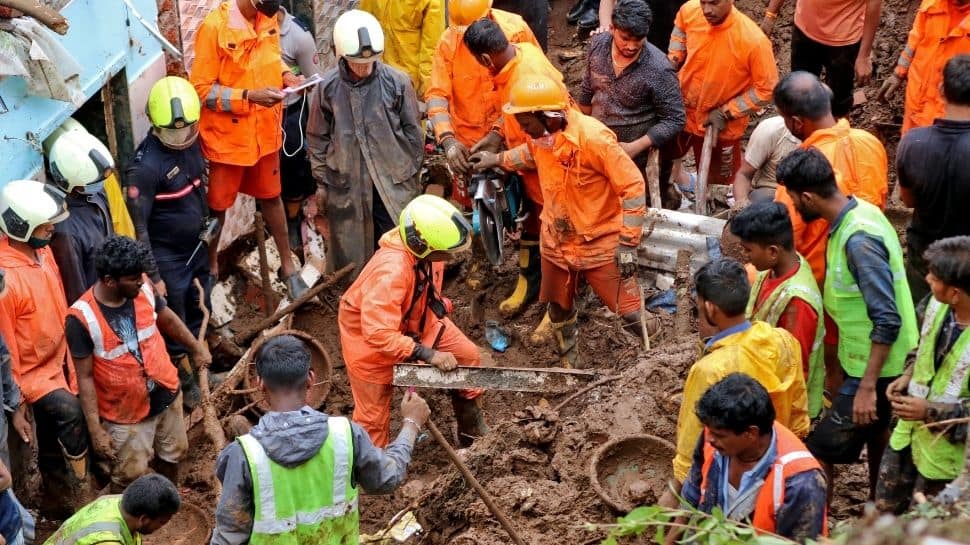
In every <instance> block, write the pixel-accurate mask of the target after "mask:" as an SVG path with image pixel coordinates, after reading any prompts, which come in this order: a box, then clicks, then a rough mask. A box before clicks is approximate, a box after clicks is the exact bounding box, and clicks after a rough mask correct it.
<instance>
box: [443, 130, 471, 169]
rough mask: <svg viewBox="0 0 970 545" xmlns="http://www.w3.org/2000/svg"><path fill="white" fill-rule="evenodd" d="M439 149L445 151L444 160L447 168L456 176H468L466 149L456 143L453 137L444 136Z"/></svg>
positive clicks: (456, 140) (459, 143)
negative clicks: (441, 148) (446, 162)
mask: <svg viewBox="0 0 970 545" xmlns="http://www.w3.org/2000/svg"><path fill="white" fill-rule="evenodd" d="M441 147H443V148H444V149H445V159H447V160H448V167H449V168H451V171H452V172H453V173H454V174H455V175H456V176H465V175H466V174H468V169H469V164H468V155H469V153H468V148H466V147H465V145H464V144H462V143H461V142H459V141H458V139H457V138H455V137H454V136H446V137H445V139H444V140H442V141H441Z"/></svg>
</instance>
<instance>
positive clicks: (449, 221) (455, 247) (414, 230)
mask: <svg viewBox="0 0 970 545" xmlns="http://www.w3.org/2000/svg"><path fill="white" fill-rule="evenodd" d="M398 224H399V225H398V228H399V229H400V232H401V240H403V241H404V244H405V246H407V248H408V250H410V251H411V253H412V254H414V255H415V256H417V257H418V259H424V258H425V257H427V256H428V254H430V253H431V252H435V251H449V252H455V251H459V250H464V249H465V248H467V247H468V246H469V245H470V244H471V240H472V237H471V232H472V226H471V225H469V223H468V220H466V219H465V217H464V216H462V215H461V212H459V211H458V209H457V208H455V207H454V206H452V205H451V203H449V202H448V201H446V200H444V199H442V198H441V197H435V196H434V195H419V196H417V197H415V198H414V200H412V201H411V202H409V203H408V204H407V206H405V207H404V210H402V211H401V217H400V221H399V222H398Z"/></svg>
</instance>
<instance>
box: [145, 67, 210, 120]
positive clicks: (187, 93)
mask: <svg viewBox="0 0 970 545" xmlns="http://www.w3.org/2000/svg"><path fill="white" fill-rule="evenodd" d="M146 109H147V111H148V119H149V120H150V121H151V122H152V125H154V126H155V127H158V128H162V129H181V128H183V127H186V126H188V125H192V124H194V123H197V122H198V121H199V114H200V110H201V106H200V105H199V95H198V93H196V92H195V88H194V87H192V84H191V83H189V82H188V81H186V80H185V79H182V78H179V77H176V76H168V77H165V78H162V79H160V80H158V81H157V82H155V85H153V86H152V90H151V91H150V92H149V93H148V105H147V107H146Z"/></svg>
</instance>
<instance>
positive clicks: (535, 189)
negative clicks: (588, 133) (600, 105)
mask: <svg viewBox="0 0 970 545" xmlns="http://www.w3.org/2000/svg"><path fill="white" fill-rule="evenodd" d="M462 40H463V41H464V43H465V46H466V47H467V48H468V51H469V52H470V53H471V54H472V55H473V56H474V57H475V60H476V61H478V63H479V64H481V65H482V66H484V67H485V68H486V69H487V70H488V72H489V74H491V76H492V85H493V86H494V96H495V99H496V100H498V101H499V103H500V104H503V105H504V104H505V103H506V102H508V100H509V95H510V94H511V89H512V87H513V85H514V84H515V82H517V81H519V80H520V79H522V78H525V77H528V76H531V75H540V74H541V75H544V76H545V77H547V78H549V79H551V80H552V81H555V82H556V85H557V86H558V88H559V89H561V91H562V93H563V94H564V95H565V96H566V97H567V98H568V96H569V92H568V90H567V89H566V85H565V84H564V83H563V77H562V74H561V73H560V72H559V70H556V68H555V67H554V66H553V65H552V63H551V62H549V59H548V58H546V55H545V53H543V52H542V50H541V49H539V47H537V46H535V45H534V44H532V43H518V44H513V43H511V42H509V40H508V38H506V36H505V33H504V32H503V31H502V27H501V26H499V24H498V23H497V22H496V21H493V20H491V19H479V20H477V21H475V22H474V23H472V24H471V25H470V26H469V27H468V29H467V30H466V31H465V35H464V37H463V38H462ZM569 103H570V105H572V100H571V99H569ZM511 119H512V118H511V117H509V116H504V117H503V116H502V115H499V116H497V117H496V118H495V119H493V120H491V127H490V128H489V130H488V132H486V133H485V136H484V137H482V138H481V139H480V140H479V141H478V142H477V143H476V144H475V145H474V146H472V148H471V150H470V151H471V153H476V152H478V151H489V152H498V151H499V150H500V149H501V148H502V146H503V144H504V146H505V147H506V148H508V149H512V148H515V147H516V146H520V145H522V144H524V143H526V142H527V141H528V140H529V137H528V135H527V134H526V133H525V132H524V131H523V130H522V128H521V127H519V125H518V124H517V123H514V122H511ZM519 174H520V175H521V176H522V185H523V186H524V190H525V195H526V197H527V201H528V202H527V203H523V205H524V207H525V210H524V211H523V213H520V215H523V214H526V213H527V214H528V215H527V216H526V219H525V221H524V222H523V224H522V237H521V239H520V240H519V277H518V280H517V281H516V284H515V290H514V291H513V292H512V294H511V295H510V296H509V297H508V298H506V299H505V300H504V301H502V302H501V303H499V312H501V313H502V314H504V315H506V316H510V315H514V314H517V313H519V312H521V311H522V310H524V309H525V307H526V305H528V304H529V303H531V302H532V301H534V300H535V299H536V297H538V296H539V289H540V288H539V286H540V284H541V265H540V259H539V223H540V221H539V218H540V217H541V216H542V202H543V197H542V195H543V192H542V190H541V189H540V188H539V175H538V174H537V173H536V172H534V171H528V170H525V171H521V172H520V173H519ZM529 208H531V210H530V209H529ZM546 318H548V316H547V317H546ZM548 323H549V322H548V320H547V319H544V320H543V324H548ZM540 328H542V326H540Z"/></svg>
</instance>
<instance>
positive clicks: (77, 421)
mask: <svg viewBox="0 0 970 545" xmlns="http://www.w3.org/2000/svg"><path fill="white" fill-rule="evenodd" d="M31 408H32V409H33V411H34V421H35V422H36V423H37V448H38V451H39V455H38V460H37V463H38V465H39V466H40V471H41V473H43V474H44V475H47V474H48V473H47V471H52V472H56V471H57V470H59V469H61V468H63V467H64V463H65V462H64V456H63V454H62V452H61V447H62V446H63V448H64V450H65V451H67V453H68V454H70V455H71V456H79V455H81V454H84V453H85V452H87V450H88V429H87V426H86V424H85V422H84V412H83V411H82V410H81V401H80V400H79V399H78V398H77V396H75V395H74V394H72V393H71V392H68V391H67V390H54V391H53V392H51V393H49V394H47V395H45V396H44V397H42V398H40V399H38V400H37V401H36V402H34V403H33V404H32V405H31Z"/></svg>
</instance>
